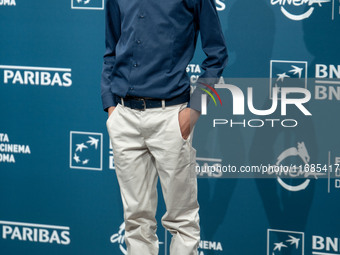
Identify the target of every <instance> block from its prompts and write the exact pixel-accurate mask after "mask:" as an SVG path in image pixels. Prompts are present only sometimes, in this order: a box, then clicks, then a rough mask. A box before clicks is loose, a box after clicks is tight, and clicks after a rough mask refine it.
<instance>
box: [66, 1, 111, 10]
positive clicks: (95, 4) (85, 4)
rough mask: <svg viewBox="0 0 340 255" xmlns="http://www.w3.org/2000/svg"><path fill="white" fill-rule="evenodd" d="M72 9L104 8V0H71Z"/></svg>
mask: <svg viewBox="0 0 340 255" xmlns="http://www.w3.org/2000/svg"><path fill="white" fill-rule="evenodd" d="M71 1H72V2H71V8H72V9H89V10H103V9H104V0H71Z"/></svg>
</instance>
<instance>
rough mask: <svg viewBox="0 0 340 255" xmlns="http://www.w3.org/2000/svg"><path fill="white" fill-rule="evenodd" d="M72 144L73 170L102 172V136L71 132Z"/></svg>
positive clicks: (71, 159)
mask: <svg viewBox="0 0 340 255" xmlns="http://www.w3.org/2000/svg"><path fill="white" fill-rule="evenodd" d="M70 142H71V145H70V146H71V147H70V148H71V150H70V161H71V164H70V167H71V168H85V169H93V170H101V168H102V166H101V164H102V163H101V162H102V134H100V133H89V132H78V131H71V141H70ZM99 165H100V166H99Z"/></svg>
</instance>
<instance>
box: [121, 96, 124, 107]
mask: <svg viewBox="0 0 340 255" xmlns="http://www.w3.org/2000/svg"><path fill="white" fill-rule="evenodd" d="M120 99H121V102H122V106H123V107H124V99H123V98H122V97H121V98H120Z"/></svg>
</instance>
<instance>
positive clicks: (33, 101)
mask: <svg viewBox="0 0 340 255" xmlns="http://www.w3.org/2000/svg"><path fill="white" fill-rule="evenodd" d="M169 1H171V0H169ZM203 1H208V0H203ZM215 3H216V8H217V11H218V14H219V17H220V20H221V24H222V28H223V32H224V35H225V38H226V42H227V45H228V52H229V61H228V65H227V67H226V69H225V70H224V73H223V75H222V77H221V78H220V79H219V81H218V83H217V84H216V85H215V91H213V92H212V93H210V94H203V95H202V109H203V110H204V111H202V115H201V117H200V119H199V120H198V122H197V124H196V127H195V131H194V135H193V145H194V147H195V148H196V151H197V164H196V174H197V177H198V192H199V203H200V225H201V242H200V246H199V253H198V254H199V255H209V254H217V255H224V254H226V255H243V254H245V255H250V254H259V255H340V166H339V164H340V135H339V132H340V131H339V130H340V114H339V112H340V50H339V45H340V33H339V31H340V2H339V1H338V0H215ZM104 23H105V20H104V0H62V1H60V0H59V1H57V0H49V1H43V0H0V36H1V39H0V254H1V255H24V254H25V255H26V254H32V255H33V254H34V255H46V254H51V255H52V254H55V255H78V254H81V255H98V254H100V255H109V254H117V255H120V254H127V252H126V245H125V242H124V235H125V232H124V223H123V209H122V202H121V197H120V192H119V186H118V181H117V178H116V174H115V164H114V160H113V152H112V147H111V145H110V141H109V136H108V133H107V129H106V125H105V124H106V119H107V113H105V112H104V111H103V109H102V103H101V96H100V79H101V71H102V64H103V55H104V50H105V49H104V29H105V24H104ZM164 50H167V49H164ZM151 57H152V56H150V58H151ZM205 57H206V55H205V54H204V52H203V51H202V50H201V43H200V41H199V42H198V44H197V50H196V53H195V55H194V58H193V59H192V61H191V62H190V64H189V65H188V66H187V75H188V77H189V78H190V80H191V83H192V90H194V89H202V87H200V88H199V87H198V86H197V79H198V77H199V76H200V75H201V74H202V73H203V72H204V70H203V69H202V68H201V64H202V61H203V60H204V59H205ZM201 85H202V84H201ZM203 86H204V85H203ZM206 101H209V103H207V104H205V102H206ZM117 125H119V124H118V123H117ZM158 189H159V203H158V210H157V219H158V232H157V233H158V236H159V241H160V244H159V246H160V253H159V254H161V255H167V254H169V245H170V240H171V235H170V233H168V232H167V231H166V230H165V229H164V228H163V227H162V225H161V222H160V219H161V217H162V216H163V214H164V212H165V205H164V201H163V199H162V196H161V189H160V185H159V187H158ZM178 255H180V254H178Z"/></svg>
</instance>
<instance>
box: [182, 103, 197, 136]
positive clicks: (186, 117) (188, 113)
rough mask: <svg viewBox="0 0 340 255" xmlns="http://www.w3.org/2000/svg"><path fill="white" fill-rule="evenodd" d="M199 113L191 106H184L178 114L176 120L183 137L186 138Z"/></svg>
mask: <svg viewBox="0 0 340 255" xmlns="http://www.w3.org/2000/svg"><path fill="white" fill-rule="evenodd" d="M200 115H201V113H200V112H199V111H196V110H194V109H191V108H185V109H184V110H182V111H180V112H179V114H178V122H179V126H180V129H181V133H182V137H183V139H185V140H186V139H188V137H189V134H190V132H191V130H192V129H193V127H194V126H195V124H196V121H197V120H198V118H199V117H200Z"/></svg>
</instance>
